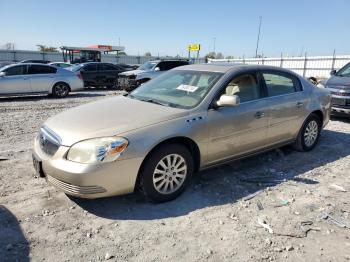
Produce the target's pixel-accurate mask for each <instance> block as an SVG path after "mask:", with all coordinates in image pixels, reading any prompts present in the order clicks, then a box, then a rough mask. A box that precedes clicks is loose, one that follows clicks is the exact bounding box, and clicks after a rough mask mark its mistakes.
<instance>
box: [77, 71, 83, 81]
mask: <svg viewBox="0 0 350 262" xmlns="http://www.w3.org/2000/svg"><path fill="white" fill-rule="evenodd" d="M77 77H79V79H81V80H83V76H82V75H81V74H80V72H79V73H78V74H77Z"/></svg>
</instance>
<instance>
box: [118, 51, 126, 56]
mask: <svg viewBox="0 0 350 262" xmlns="http://www.w3.org/2000/svg"><path fill="white" fill-rule="evenodd" d="M118 55H120V56H122V55H127V54H126V53H125V52H124V51H120V52H118Z"/></svg>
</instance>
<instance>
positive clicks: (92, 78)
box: [80, 63, 99, 86]
mask: <svg viewBox="0 0 350 262" xmlns="http://www.w3.org/2000/svg"><path fill="white" fill-rule="evenodd" d="M80 73H81V75H82V76H83V79H84V82H85V83H86V84H87V85H92V86H98V85H99V84H98V70H97V64H96V63H94V64H87V65H84V66H83V67H82V68H81V69H80Z"/></svg>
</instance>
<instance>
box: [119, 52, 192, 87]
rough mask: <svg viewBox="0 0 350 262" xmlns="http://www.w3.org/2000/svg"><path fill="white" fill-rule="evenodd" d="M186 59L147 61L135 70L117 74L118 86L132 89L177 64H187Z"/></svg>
mask: <svg viewBox="0 0 350 262" xmlns="http://www.w3.org/2000/svg"><path fill="white" fill-rule="evenodd" d="M188 64H189V62H188V61H187V60H180V59H177V60H176V59H175V60H174V59H172V60H166V59H165V60H164V59H163V60H154V61H148V62H146V63H144V64H143V65H141V66H140V67H139V68H137V69H136V70H130V71H126V72H123V73H119V74H118V86H119V88H121V89H124V90H126V91H132V90H134V89H135V88H137V87H138V86H140V85H142V84H144V83H146V82H147V81H149V80H151V79H153V78H156V77H158V76H160V75H161V74H163V73H165V72H166V71H168V70H170V69H173V68H176V67H178V66H184V65H188Z"/></svg>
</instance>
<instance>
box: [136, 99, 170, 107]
mask: <svg viewBox="0 0 350 262" xmlns="http://www.w3.org/2000/svg"><path fill="white" fill-rule="evenodd" d="M140 101H143V102H148V103H153V104H156V105H161V106H170V104H169V103H162V102H159V101H156V100H153V99H140Z"/></svg>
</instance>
